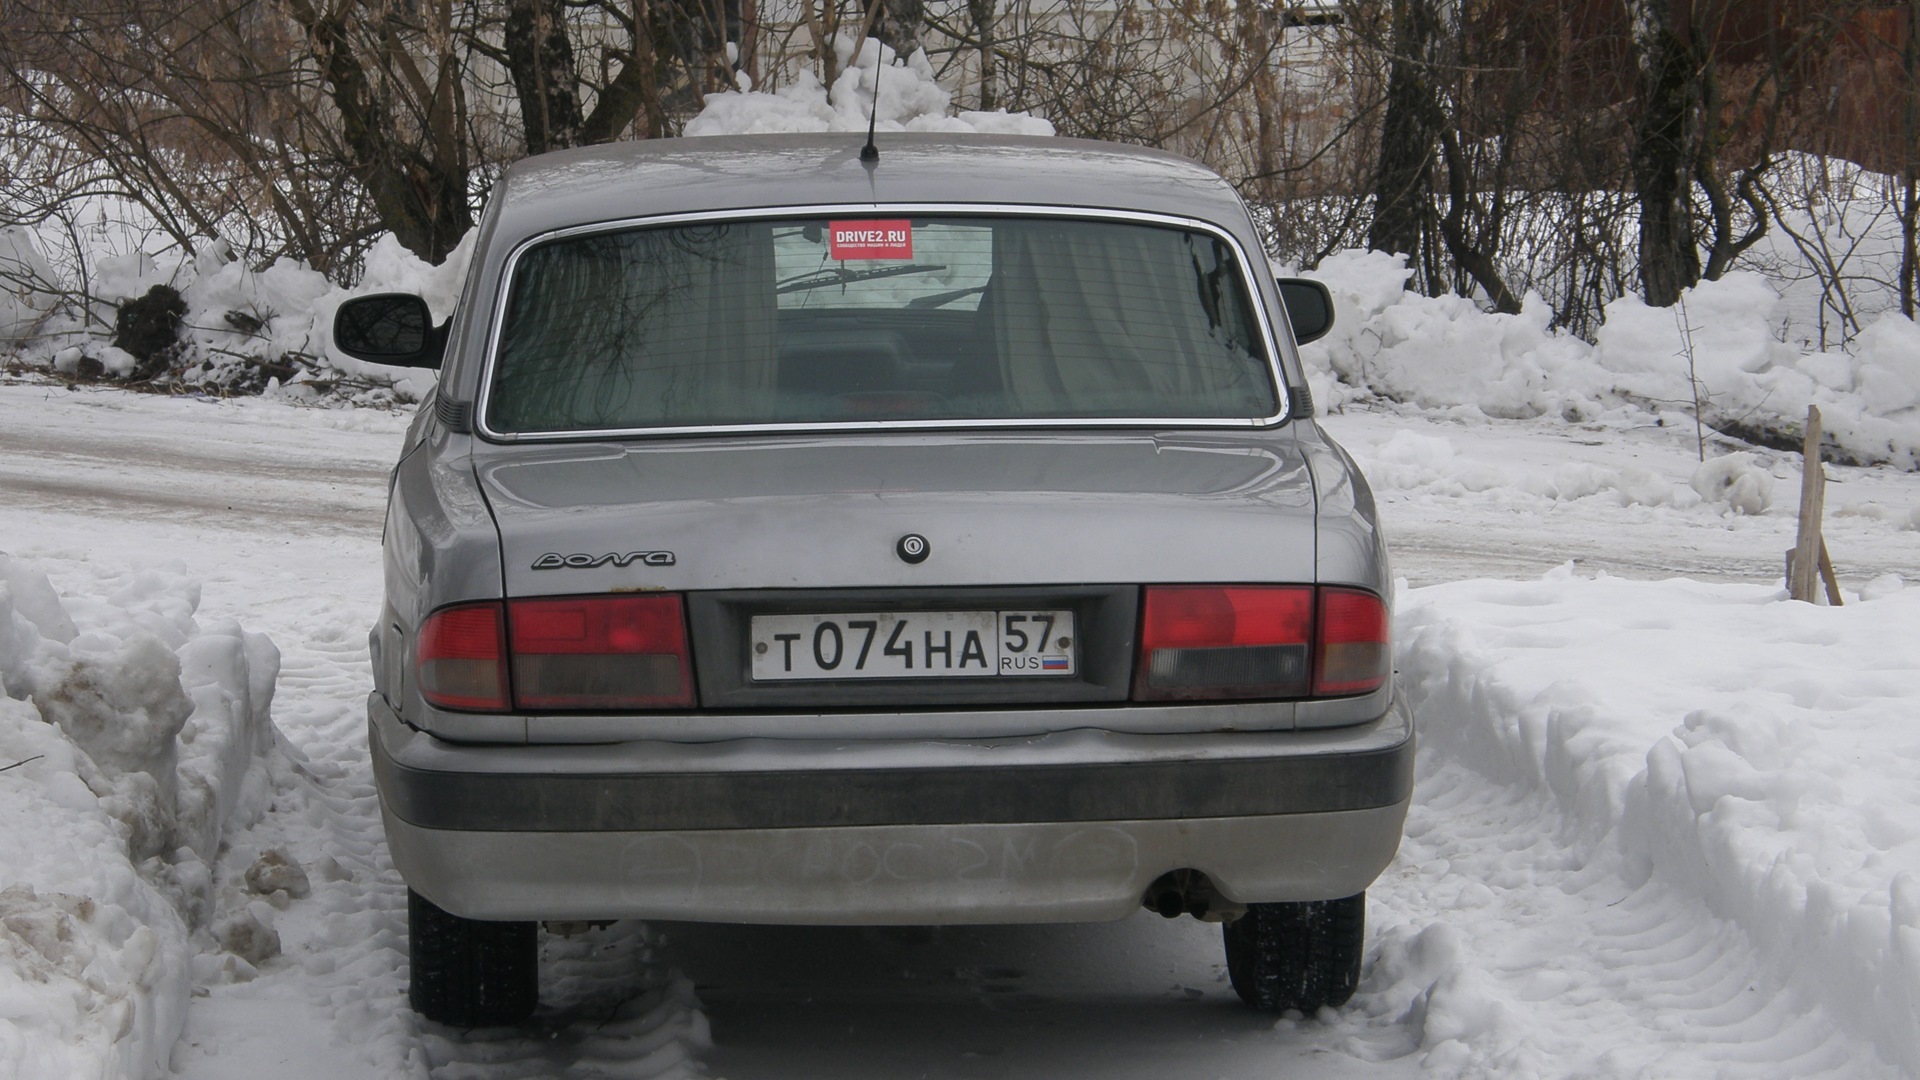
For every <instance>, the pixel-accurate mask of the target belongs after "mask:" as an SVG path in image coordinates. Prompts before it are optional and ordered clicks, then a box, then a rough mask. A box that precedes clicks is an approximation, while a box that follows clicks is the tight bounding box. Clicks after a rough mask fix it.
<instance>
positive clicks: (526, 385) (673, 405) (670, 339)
mask: <svg viewBox="0 0 1920 1080" xmlns="http://www.w3.org/2000/svg"><path fill="white" fill-rule="evenodd" d="M773 320H774V277H773V230H772V227H771V226H770V225H768V224H767V223H764V222H736V223H730V224H714V225H701V226H688V227H680V228H671V229H644V230H635V231H631V232H619V233H604V234H600V235H595V236H587V237H580V238H576V239H570V240H565V241H561V242H558V243H553V244H547V245H544V246H542V247H538V248H535V249H534V250H532V251H530V252H528V253H527V254H526V255H525V256H524V257H523V258H522V259H521V260H520V264H519V267H518V269H517V271H516V273H515V275H514V288H513V297H512V300H511V302H510V303H509V304H508V307H507V315H506V323H505V326H504V328H503V329H502V331H501V335H500V356H499V363H498V375H497V380H498V381H497V383H496V388H495V393H494V397H493V401H492V404H491V408H490V414H491V415H490V422H491V424H492V426H493V427H494V428H495V429H496V430H500V431H579V430H595V429H607V428H627V427H647V426H664V425H681V424H716V423H752V422H755V421H759V420H762V419H764V418H765V417H766V415H767V413H768V412H769V411H770V410H771V409H772V407H773V402H772V400H771V399H772V395H773V386H774V376H775V372H776V368H775V362H776V357H775V353H774V334H773Z"/></svg>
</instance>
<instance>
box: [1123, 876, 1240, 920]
mask: <svg viewBox="0 0 1920 1080" xmlns="http://www.w3.org/2000/svg"><path fill="white" fill-rule="evenodd" d="M1140 906H1141V907H1144V908H1146V909H1148V910H1149V911H1154V912H1158V913H1159V915H1160V916H1161V917H1162V918H1166V919H1177V918H1179V917H1180V916H1181V915H1183V914H1185V915H1191V916H1193V917H1194V918H1196V919H1199V920H1200V921H1201V922H1232V921H1233V920H1235V919H1237V918H1239V917H1240V916H1242V915H1245V914H1246V913H1247V906H1246V905H1245V904H1236V903H1234V902H1233V901H1231V900H1228V899H1227V898H1226V897H1224V896H1221V895H1220V893H1219V892H1218V891H1217V890H1216V889H1215V888H1214V887H1213V879H1212V878H1209V877H1208V876H1207V875H1205V874H1203V873H1201V872H1200V871H1198V870H1193V869H1181V870H1169V871H1167V872H1166V873H1164V874H1161V875H1160V876H1159V877H1157V878H1155V879H1154V881H1153V884H1152V885H1149V886H1147V892H1146V895H1144V896H1142V897H1141V898H1140Z"/></svg>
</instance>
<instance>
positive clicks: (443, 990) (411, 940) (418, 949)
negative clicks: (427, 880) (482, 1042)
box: [407, 889, 540, 1027]
mask: <svg viewBox="0 0 1920 1080" xmlns="http://www.w3.org/2000/svg"><path fill="white" fill-rule="evenodd" d="M535 930H536V927H535V925H534V924H533V923H531V922H484V921H482V920H479V919H463V918H461V917H460V916H458V915H454V914H450V913H448V912H446V911H443V910H442V909H441V908H439V907H438V906H436V905H435V904H434V903H433V901H431V900H428V899H427V898H426V897H424V896H421V895H420V894H419V893H417V892H414V891H413V890H412V889H408V890H407V952H408V954H409V958H410V960H411V974H410V975H409V976H408V979H407V1000H408V1003H409V1004H411V1005H412V1006H413V1011H414V1012H417V1013H419V1014H420V1015H421V1016H424V1017H426V1018H427V1019H429V1020H435V1021H438V1022H440V1023H442V1024H451V1025H453V1026H455V1027H492V1026H495V1025H499V1024H516V1023H519V1022H520V1021H522V1020H525V1019H526V1018H527V1017H528V1016H530V1015H532V1014H533V1008H534V1006H535V1005H537V1004H539V1002H540V969H539V950H538V941H537V938H536V937H535Z"/></svg>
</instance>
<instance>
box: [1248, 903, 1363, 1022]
mask: <svg viewBox="0 0 1920 1080" xmlns="http://www.w3.org/2000/svg"><path fill="white" fill-rule="evenodd" d="M1220 929H1221V934H1222V937H1223V938H1224V939H1225V941H1226V945H1227V977H1228V978H1230V979H1232V980H1233V989H1234V992H1236V993H1238V994H1239V995H1240V1000H1241V1001H1244V1002H1246V1003H1247V1004H1249V1005H1251V1006H1253V1007H1254V1008H1256V1009H1260V1010H1263V1011H1265V1012H1283V1011H1285V1010H1287V1009H1299V1010H1300V1011H1301V1012H1303V1013H1308V1014H1311V1013H1312V1012H1313V1011H1314V1010H1316V1009H1318V1008H1320V1006H1322V1005H1328V1006H1333V1007H1336V1008H1337V1007H1339V1006H1341V1005H1345V1004H1346V1003H1347V999H1348V998H1350V997H1352V996H1353V991H1354V988H1355V987H1357V986H1359V985H1360V956H1361V952H1362V951H1363V949H1364V947H1365V944H1366V937H1367V894H1366V893H1361V894H1359V895H1358V896H1349V897H1346V898H1345V899H1341V900H1312V901H1306V902H1302V903H1289V904H1248V905H1247V913H1246V914H1245V915H1242V916H1240V917H1239V918H1238V919H1235V920H1234V921H1232V922H1230V923H1227V924H1226V925H1224V926H1222V927H1221V928H1220Z"/></svg>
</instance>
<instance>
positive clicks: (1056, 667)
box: [1040, 656, 1067, 671]
mask: <svg viewBox="0 0 1920 1080" xmlns="http://www.w3.org/2000/svg"><path fill="white" fill-rule="evenodd" d="M1040 670H1041V671H1065V670H1067V658H1066V657H1064V656H1043V657H1041V658H1040Z"/></svg>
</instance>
